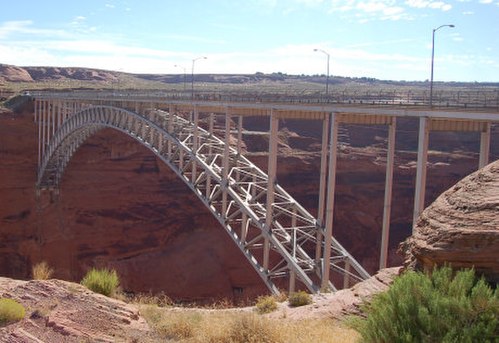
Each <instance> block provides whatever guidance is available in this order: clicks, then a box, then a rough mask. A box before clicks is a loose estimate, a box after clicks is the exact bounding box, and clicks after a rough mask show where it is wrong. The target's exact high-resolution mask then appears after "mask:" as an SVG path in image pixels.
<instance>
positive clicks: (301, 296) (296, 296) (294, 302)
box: [288, 291, 312, 307]
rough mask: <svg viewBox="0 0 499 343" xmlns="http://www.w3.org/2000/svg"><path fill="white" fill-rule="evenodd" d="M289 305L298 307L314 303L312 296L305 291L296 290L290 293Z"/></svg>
mask: <svg viewBox="0 0 499 343" xmlns="http://www.w3.org/2000/svg"><path fill="white" fill-rule="evenodd" d="M288 302H289V306H291V307H298V306H304V305H309V304H311V303H312V296H310V294H308V293H307V292H305V291H299V292H294V293H291V294H290V295H289V298H288Z"/></svg>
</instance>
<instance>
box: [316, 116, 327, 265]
mask: <svg viewBox="0 0 499 343" xmlns="http://www.w3.org/2000/svg"><path fill="white" fill-rule="evenodd" d="M328 141H329V113H327V114H324V119H323V120H322V149H321V167H320V168H321V169H320V178H319V205H318V207H317V208H318V211H317V221H318V225H319V228H320V229H318V230H317V244H316V246H315V263H316V266H319V264H320V260H321V254H322V231H321V229H323V228H324V209H325V205H326V199H325V198H326V176H327V152H328Z"/></svg>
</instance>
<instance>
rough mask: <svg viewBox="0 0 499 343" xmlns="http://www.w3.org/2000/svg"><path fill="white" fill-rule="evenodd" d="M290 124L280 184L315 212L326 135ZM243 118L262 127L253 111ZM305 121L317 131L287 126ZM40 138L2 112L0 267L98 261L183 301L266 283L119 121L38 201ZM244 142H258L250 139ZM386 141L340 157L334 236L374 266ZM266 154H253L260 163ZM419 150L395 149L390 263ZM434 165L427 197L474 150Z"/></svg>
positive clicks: (65, 267)
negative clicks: (58, 189) (53, 191)
mask: <svg viewBox="0 0 499 343" xmlns="http://www.w3.org/2000/svg"><path fill="white" fill-rule="evenodd" d="M284 124H285V125H283V126H288V131H289V132H288V133H287V136H286V135H285V136H286V137H287V138H286V137H284V136H283V137H281V138H282V140H281V144H280V156H279V162H278V166H279V168H278V182H279V183H280V184H282V185H283V186H284V188H285V189H286V190H288V191H289V192H290V193H291V194H292V195H293V196H295V197H296V198H297V200H298V201H299V202H300V203H302V204H303V205H304V206H305V207H306V208H308V209H309V210H310V211H311V212H312V213H316V208H317V197H318V186H319V182H318V170H319V163H320V161H319V154H318V152H317V147H318V142H319V141H318V138H317V137H320V134H318V135H317V134H316V133H317V128H316V127H314V125H316V124H310V125H312V126H310V127H308V128H307V127H306V126H304V124H303V123H301V124H300V123H297V124H293V123H284ZM246 125H247V126H248V127H249V126H253V127H255V128H258V127H259V125H260V126H265V125H266V124H265V123H263V124H262V123H260V124H258V125H257V123H256V121H255V122H254V123H253V124H252V122H251V120H248V121H247V122H246ZM300 127H301V128H302V129H303V130H305V129H306V130H308V131H310V132H311V134H307V133H306V132H302V133H300V134H299V135H293V134H291V133H292V132H296V131H299V130H298V128H300ZM319 132H320V130H319ZM37 135H38V132H37V128H36V125H35V123H33V117H32V115H30V114H29V113H24V114H22V115H12V114H2V115H0V158H1V159H0V161H1V164H0V275H3V276H9V277H15V278H28V277H29V276H30V270H31V267H32V265H33V264H35V263H37V262H39V261H41V260H46V261H47V262H48V263H49V264H50V265H52V266H53V267H54V268H55V270H56V273H55V275H54V276H55V277H57V278H62V279H67V280H76V281H78V280H80V278H81V277H82V276H83V274H84V273H85V271H86V270H87V269H88V268H90V267H91V266H109V267H112V268H116V269H117V270H118V272H119V274H120V275H121V278H122V284H123V288H124V289H125V290H130V291H135V292H148V291H151V292H161V291H163V292H165V293H167V294H168V295H170V296H171V297H174V298H179V299H190V300H200V299H207V298H222V297H227V298H234V299H236V300H243V299H244V298H246V297H253V296H255V295H257V294H261V293H262V292H265V287H264V285H263V284H262V282H261V280H260V279H259V277H258V275H257V274H256V273H255V272H254V271H253V269H252V267H251V266H250V265H249V264H248V263H247V262H246V260H245V258H244V257H243V256H242V254H241V253H240V252H239V250H238V248H236V246H235V245H234V244H233V243H232V241H231V240H230V238H229V236H228V235H227V234H226V233H225V231H224V230H223V228H221V227H220V226H219V224H218V222H217V221H215V219H214V218H212V217H211V215H210V213H209V212H208V211H207V210H205V209H204V208H203V206H202V205H201V203H200V202H199V201H198V200H197V198H196V197H195V196H194V195H193V194H191V192H190V191H189V190H188V188H187V187H186V186H185V185H184V184H183V183H182V181H180V180H179V179H178V178H177V177H176V176H175V175H174V174H173V173H172V172H171V171H170V170H169V169H168V168H167V167H166V166H164V165H163V164H162V163H161V161H159V160H158V159H156V157H155V156H154V155H153V154H152V153H151V152H150V151H149V150H147V149H146V148H144V147H142V146H141V145H140V144H138V143H137V142H135V141H134V140H133V139H131V138H129V137H127V136H125V135H123V134H121V133H118V132H116V131H113V130H111V129H106V130H103V131H101V132H100V133H98V134H97V135H95V136H93V137H91V138H90V139H89V140H88V141H87V143H86V144H84V145H83V146H82V147H81V149H80V150H79V151H78V152H77V153H76V154H75V155H74V157H73V159H72V161H71V162H70V164H69V166H68V168H67V170H66V173H65V175H64V177H63V180H62V184H61V193H60V195H59V196H55V195H52V197H51V196H50V194H44V195H43V196H42V197H41V198H40V199H38V201H37V199H36V197H35V189H34V185H35V178H36V161H37V140H36V138H37ZM291 136H292V137H291ZM374 136H377V135H374ZM290 137H291V138H290ZM293 137H294V138H293ZM300 137H301V138H300ZM350 139H351V137H350ZM382 139H383V138H381V139H380V138H378V143H380V142H382ZM263 141H264V139H263ZM246 143H247V145H248V149H249V150H251V149H252V144H251V139H249V137H248V139H247V142H246ZM260 143H261V142H260ZM381 145H382V144H381V143H380V144H378V145H376V144H375V145H374V146H370V147H352V146H348V145H345V146H343V147H342V148H341V154H340V158H339V162H338V175H337V180H338V186H337V198H336V218H335V223H334V233H335V235H336V236H337V238H338V239H339V240H340V242H341V243H342V244H343V245H344V246H345V247H346V248H347V249H348V250H349V251H350V252H351V253H352V254H353V255H354V256H355V257H356V258H357V259H358V260H359V261H360V262H361V263H362V264H363V265H364V266H365V267H366V268H367V269H368V270H369V271H370V272H374V271H375V270H376V269H377V265H378V255H379V241H380V228H381V221H382V206H383V205H382V204H383V191H384V173H385V167H384V153H385V151H384V150H383V149H382V148H380V147H379V146H381ZM294 147H295V148H296V147H299V148H300V150H296V149H292V148H294ZM266 158H267V157H266V156H262V155H260V156H254V157H252V159H253V160H254V161H255V163H257V164H258V165H260V166H261V167H262V168H264V170H265V168H266ZM414 159H415V154H414V153H413V152H407V151H398V152H397V157H396V161H397V162H396V164H397V168H396V171H395V176H394V178H395V187H394V205H393V213H392V229H391V244H390V245H391V254H390V264H391V265H398V264H400V263H401V259H400V258H399V257H397V256H396V255H395V253H394V251H395V249H396V246H397V245H398V243H399V242H400V241H402V240H403V239H404V238H406V237H407V236H408V235H409V233H410V232H411V227H410V221H411V217H412V204H413V187H414V174H415V164H414ZM430 162H431V165H430V168H429V171H428V184H429V186H428V191H427V192H428V197H427V199H428V200H432V199H434V198H436V196H437V195H438V194H439V193H440V192H441V191H442V190H444V189H447V188H448V187H450V186H451V185H452V184H454V183H455V182H456V181H457V180H459V179H460V178H462V177H463V176H464V175H467V174H468V173H470V172H471V171H473V170H474V168H476V167H475V166H476V165H477V163H478V162H477V156H476V154H469V153H464V152H459V153H456V152H454V153H452V154H444V153H435V154H432V156H431V158H430ZM241 290H242V293H241Z"/></svg>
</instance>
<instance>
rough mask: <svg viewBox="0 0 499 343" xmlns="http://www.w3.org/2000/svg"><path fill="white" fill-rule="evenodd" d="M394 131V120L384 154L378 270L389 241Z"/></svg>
mask: <svg viewBox="0 0 499 343" xmlns="http://www.w3.org/2000/svg"><path fill="white" fill-rule="evenodd" d="M395 131H396V119H395V117H393V118H392V122H391V124H390V125H389V129H388V150H387V154H386V177H385V203H384V206H383V226H382V230H381V253H380V258H379V269H382V268H386V266H387V260H388V242H389V239H390V214H391V208H392V184H393V165H394V157H395Z"/></svg>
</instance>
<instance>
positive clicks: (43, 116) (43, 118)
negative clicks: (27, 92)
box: [40, 100, 47, 160]
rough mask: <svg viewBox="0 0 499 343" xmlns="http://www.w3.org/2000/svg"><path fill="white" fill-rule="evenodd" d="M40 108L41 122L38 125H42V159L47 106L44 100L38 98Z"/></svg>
mask: <svg viewBox="0 0 499 343" xmlns="http://www.w3.org/2000/svg"><path fill="white" fill-rule="evenodd" d="M40 109H41V122H40V125H41V126H42V147H41V153H42V160H43V156H45V133H46V131H47V130H46V129H45V127H46V125H47V107H46V100H40Z"/></svg>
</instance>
